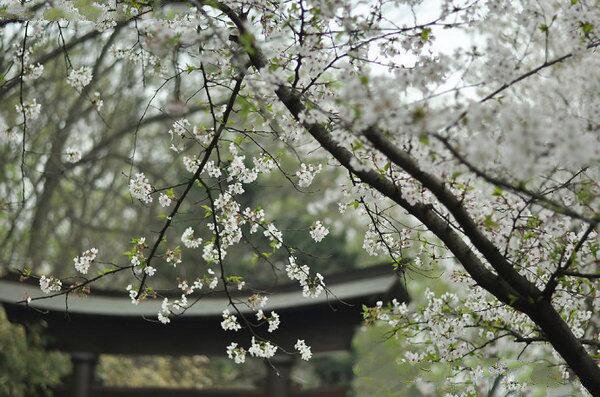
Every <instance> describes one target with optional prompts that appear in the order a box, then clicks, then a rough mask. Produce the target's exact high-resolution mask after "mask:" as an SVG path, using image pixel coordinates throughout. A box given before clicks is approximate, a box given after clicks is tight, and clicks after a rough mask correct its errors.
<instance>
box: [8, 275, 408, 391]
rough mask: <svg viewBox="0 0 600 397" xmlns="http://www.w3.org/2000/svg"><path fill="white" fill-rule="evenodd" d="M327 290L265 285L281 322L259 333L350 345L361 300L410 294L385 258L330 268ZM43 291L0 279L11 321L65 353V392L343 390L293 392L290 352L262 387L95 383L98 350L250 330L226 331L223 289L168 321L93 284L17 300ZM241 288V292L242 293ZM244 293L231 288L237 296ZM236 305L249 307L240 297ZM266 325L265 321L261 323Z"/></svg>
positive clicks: (197, 342) (216, 349) (208, 349)
mask: <svg viewBox="0 0 600 397" xmlns="http://www.w3.org/2000/svg"><path fill="white" fill-rule="evenodd" d="M325 281H326V283H327V286H328V289H329V291H328V293H327V294H325V293H323V294H321V295H320V296H319V297H318V298H312V299H310V298H305V297H303V296H302V294H301V292H300V290H299V288H298V285H297V283H295V284H285V285H279V286H275V287H274V288H269V289H268V291H269V295H268V296H269V301H268V304H267V306H266V307H265V309H264V310H265V312H267V311H270V310H275V311H276V312H277V313H278V314H279V316H280V319H281V324H282V326H281V327H280V328H279V329H278V330H277V331H275V332H273V333H272V334H268V335H266V334H261V333H260V331H265V330H263V329H262V328H261V329H260V330H256V331H255V332H257V333H258V334H259V335H260V336H264V337H267V336H268V339H269V340H270V341H272V342H274V343H276V344H277V345H279V346H286V347H291V346H293V345H294V343H295V341H296V339H298V338H301V339H304V340H305V341H306V343H307V344H308V345H310V346H311V348H312V351H313V353H320V352H331V351H343V350H350V348H351V341H352V337H353V335H354V332H355V330H356V328H357V327H358V326H359V325H360V324H361V323H362V306H363V305H371V306H372V305H374V304H375V303H376V302H377V301H379V300H382V301H390V300H391V299H392V298H396V299H398V300H399V301H408V295H407V293H406V291H405V289H404V288H403V286H402V283H401V280H400V279H399V278H398V275H397V274H395V273H394V272H393V271H392V270H391V268H390V266H388V265H384V266H374V267H368V268H364V269H356V270H349V271H346V272H343V273H338V274H332V275H329V276H328V277H327V278H326V280H325ZM27 294H28V295H29V296H31V297H36V296H41V295H42V294H41V291H40V290H39V288H37V285H35V284H32V283H28V282H19V280H18V278H17V277H14V275H12V276H8V277H5V278H4V279H2V280H0V303H1V304H2V305H3V306H4V309H5V310H6V314H7V316H8V319H9V321H11V322H12V323H18V324H23V325H25V326H29V325H31V324H40V323H41V324H42V326H43V330H44V331H43V332H44V334H45V335H46V336H47V338H48V341H49V348H52V349H57V350H60V351H63V352H66V353H69V354H70V355H71V359H72V362H73V374H72V382H71V385H70V390H67V391H65V394H64V396H70V397H105V396H106V397H108V396H111V397H119V396H138V395H139V396H141V395H149V396H155V397H160V396H173V397H175V396H180V397H183V396H190V397H192V396H195V397H201V396H204V397H208V396H222V397H226V396H230V397H233V396H268V397H275V396H277V397H288V396H299V395H303V396H309V395H310V396H332V397H333V396H343V395H344V391H343V390H330V391H325V390H321V391H314V392H313V393H303V394H299V393H298V392H296V391H294V390H293V388H292V385H291V381H290V373H291V369H292V366H293V362H294V357H293V356H291V355H288V354H281V355H276V356H275V357H273V358H272V359H271V360H270V362H269V363H267V368H268V374H267V379H265V382H264V384H265V388H264V390H255V391H227V390H213V391H205V390H193V391H191V390H188V391H184V390H179V391H178V390H172V389H169V390H161V389H128V390H117V389H113V390H109V389H108V388H102V387H95V386H94V385H95V383H94V373H95V365H96V363H97V359H98V355H100V354H128V355H142V354H143V355H149V354H150V355H151V354H160V355H196V354H202V355H208V356H223V355H224V354H225V348H226V346H227V345H229V343H231V342H234V341H249V340H250V338H251V334H250V333H249V331H246V330H241V331H239V332H236V333H233V332H226V331H223V330H222V328H221V325H220V323H221V321H222V311H223V310H224V309H225V308H226V307H227V306H228V303H229V301H228V299H227V297H226V296H225V295H224V294H223V293H214V294H210V295H206V296H204V297H202V299H201V300H200V301H199V302H198V303H196V304H195V305H193V306H192V307H190V308H189V309H188V310H187V311H185V313H183V314H182V315H180V316H178V317H175V318H173V320H172V321H171V323H170V324H167V325H163V324H161V323H157V322H156V315H157V313H158V311H159V310H160V304H161V301H160V300H148V301H143V302H142V303H140V304H139V305H137V306H135V305H132V304H131V302H130V300H129V298H128V297H127V296H126V294H125V293H124V292H114V291H99V290H95V291H94V292H93V294H91V295H89V296H87V297H80V296H77V295H70V296H69V299H68V311H66V310H65V308H66V306H65V303H66V302H65V297H64V296H59V297H55V298H49V299H42V300H37V301H33V302H32V303H31V305H30V307H28V306H26V305H24V304H17V303H16V302H17V301H19V300H21V299H23V297H24V296H26V295H27ZM244 294H246V295H244ZM244 296H248V293H244V292H240V293H237V294H236V296H235V298H236V299H238V298H239V299H243V297H244ZM189 299H190V302H192V301H193V300H194V298H193V295H191V296H190V297H189ZM239 308H240V310H241V311H242V312H244V311H247V312H248V314H250V315H252V313H250V312H249V309H248V308H245V307H244V306H243V305H239ZM263 328H266V327H263Z"/></svg>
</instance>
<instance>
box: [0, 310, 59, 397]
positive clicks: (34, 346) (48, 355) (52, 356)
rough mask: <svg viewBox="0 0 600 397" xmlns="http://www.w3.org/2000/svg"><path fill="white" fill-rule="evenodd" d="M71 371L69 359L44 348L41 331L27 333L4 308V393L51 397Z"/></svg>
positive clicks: (0, 373) (0, 317)
mask: <svg viewBox="0 0 600 397" xmlns="http://www.w3.org/2000/svg"><path fill="white" fill-rule="evenodd" d="M69 372H70V362H69V360H68V358H66V357H65V356H64V355H62V354H59V353H56V352H47V351H46V350H44V342H43V339H42V337H41V335H40V332H39V330H35V329H30V330H29V331H28V332H25V329H24V328H23V327H22V326H18V325H12V324H10V323H9V322H8V320H7V319H6V315H5V314H4V311H0V396H3V397H27V396H32V395H35V396H50V395H51V392H50V388H51V387H52V386H55V385H57V384H59V383H60V381H61V378H63V377H64V376H65V375H67V374H68V373H69Z"/></svg>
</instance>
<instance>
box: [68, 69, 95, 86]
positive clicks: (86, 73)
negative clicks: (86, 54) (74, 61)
mask: <svg viewBox="0 0 600 397" xmlns="http://www.w3.org/2000/svg"><path fill="white" fill-rule="evenodd" d="M92 77H93V76H92V68H90V67H89V66H82V67H80V68H78V69H71V71H70V72H69V76H68V77H67V82H68V83H69V85H70V86H71V87H73V88H75V89H76V90H77V91H81V90H82V89H83V88H84V87H85V86H87V85H88V84H89V83H90V81H92Z"/></svg>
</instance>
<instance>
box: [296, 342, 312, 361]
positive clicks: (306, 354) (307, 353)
mask: <svg viewBox="0 0 600 397" xmlns="http://www.w3.org/2000/svg"><path fill="white" fill-rule="evenodd" d="M294 348H295V349H296V350H298V353H300V356H301V357H302V359H303V360H305V361H308V360H310V359H311V357H312V352H311V350H310V346H308V345H307V344H306V342H304V340H303V339H298V341H297V342H296V344H295V345H294Z"/></svg>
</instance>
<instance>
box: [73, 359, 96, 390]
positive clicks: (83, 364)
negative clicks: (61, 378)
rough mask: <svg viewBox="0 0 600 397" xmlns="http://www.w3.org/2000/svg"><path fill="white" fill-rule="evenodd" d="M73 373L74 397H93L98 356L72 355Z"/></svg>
mask: <svg viewBox="0 0 600 397" xmlns="http://www.w3.org/2000/svg"><path fill="white" fill-rule="evenodd" d="M71 362H72V363H73V373H72V375H71V393H72V397H91V396H92V385H93V384H94V381H95V378H96V364H97V363H98V356H97V355H96V354H93V353H87V352H75V353H71Z"/></svg>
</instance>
